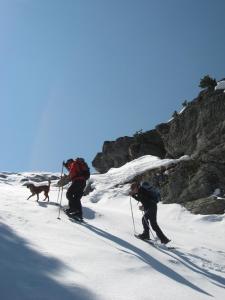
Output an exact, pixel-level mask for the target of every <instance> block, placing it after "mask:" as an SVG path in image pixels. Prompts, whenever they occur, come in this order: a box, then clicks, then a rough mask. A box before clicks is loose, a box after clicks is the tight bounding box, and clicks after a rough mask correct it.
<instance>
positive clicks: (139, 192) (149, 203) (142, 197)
mask: <svg viewBox="0 0 225 300" xmlns="http://www.w3.org/2000/svg"><path fill="white" fill-rule="evenodd" d="M130 195H131V196H132V197H133V198H134V199H135V200H137V201H140V202H141V204H142V206H143V210H144V215H143V217H142V225H143V228H144V231H143V233H142V234H139V235H138V237H139V238H141V239H149V238H150V236H149V222H150V224H151V227H152V229H153V230H154V231H155V232H156V235H157V237H158V238H159V239H160V241H161V243H162V244H167V243H169V242H170V240H169V239H168V238H167V237H166V236H165V234H164V233H163V232H162V230H161V229H160V227H159V225H158V223H157V202H156V201H155V200H154V199H151V195H150V193H149V192H148V190H146V189H145V188H143V187H142V185H141V184H139V183H137V182H134V183H132V184H131V190H130Z"/></svg>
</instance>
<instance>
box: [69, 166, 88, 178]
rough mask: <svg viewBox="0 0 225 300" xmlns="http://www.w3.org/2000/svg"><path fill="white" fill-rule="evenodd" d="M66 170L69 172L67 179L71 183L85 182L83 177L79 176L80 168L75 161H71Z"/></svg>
mask: <svg viewBox="0 0 225 300" xmlns="http://www.w3.org/2000/svg"><path fill="white" fill-rule="evenodd" d="M68 170H69V177H70V179H71V180H72V181H76V180H85V178H84V176H82V175H79V174H80V168H79V165H78V163H77V162H76V161H73V162H72V163H70V164H69V166H68Z"/></svg>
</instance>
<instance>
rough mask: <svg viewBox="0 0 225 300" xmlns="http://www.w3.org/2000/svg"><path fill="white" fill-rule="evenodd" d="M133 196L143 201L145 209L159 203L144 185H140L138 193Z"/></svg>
mask: <svg viewBox="0 0 225 300" xmlns="http://www.w3.org/2000/svg"><path fill="white" fill-rule="evenodd" d="M132 197H133V198H134V199H135V200H137V201H139V202H141V204H142V205H143V207H144V210H145V211H147V210H148V209H151V208H153V207H156V206H157V203H156V202H155V201H154V200H153V199H151V196H150V195H149V192H148V191H146V189H143V188H142V187H139V189H138V192H137V194H134V195H132Z"/></svg>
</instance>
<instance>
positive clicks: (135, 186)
mask: <svg viewBox="0 0 225 300" xmlns="http://www.w3.org/2000/svg"><path fill="white" fill-rule="evenodd" d="M138 188H139V183H138V182H136V181H134V182H132V183H131V186H130V190H131V192H132V193H134V194H135V193H137V192H138Z"/></svg>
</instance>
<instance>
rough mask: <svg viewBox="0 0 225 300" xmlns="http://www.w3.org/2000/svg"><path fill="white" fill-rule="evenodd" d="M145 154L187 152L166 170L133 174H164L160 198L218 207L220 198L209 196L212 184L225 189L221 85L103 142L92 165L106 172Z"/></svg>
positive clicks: (197, 208) (196, 208) (204, 208)
mask: <svg viewBox="0 0 225 300" xmlns="http://www.w3.org/2000/svg"><path fill="white" fill-rule="evenodd" d="M125 140H126V142H125ZM118 141H119V142H118ZM146 154H151V155H155V156H158V157H160V158H165V157H168V158H180V157H181V156H183V155H188V156H190V160H183V161H179V163H177V164H176V165H174V166H173V168H169V169H168V170H166V172H165V170H163V171H162V170H150V171H147V172H145V173H144V174H142V175H139V176H138V178H137V179H138V180H143V179H144V180H150V181H153V182H154V180H155V179H154V178H155V175H156V173H157V172H162V173H163V174H164V175H165V176H164V177H165V178H164V180H163V181H161V182H160V183H159V186H160V190H161V195H162V201H163V202H164V203H179V204H181V205H183V206H185V207H186V208H187V209H189V210H190V211H191V212H193V213H200V214H220V213H224V202H223V201H222V200H221V201H220V202H219V201H217V199H214V197H213V196H212V194H213V193H214V191H215V189H218V188H219V189H221V190H223V191H225V93H224V92H223V90H216V91H212V90H204V91H203V92H201V93H200V94H199V96H198V97H197V98H196V99H194V100H193V101H192V102H190V103H189V104H188V105H187V107H186V108H185V109H184V111H183V112H182V113H180V114H176V115H175V116H174V118H173V119H172V120H171V121H170V122H168V123H162V124H159V125H158V126H156V129H155V130H151V131H148V132H145V133H143V134H141V135H138V136H136V137H133V138H128V137H126V138H121V139H118V140H116V141H115V142H107V144H104V146H103V152H102V153H99V154H98V155H97V156H96V158H95V160H94V163H93V166H94V167H95V168H96V169H97V170H98V171H99V172H106V171H108V170H109V168H111V167H118V166H121V165H123V164H125V163H126V162H128V161H130V160H133V159H135V158H138V157H140V156H143V155H146ZM223 197H224V196H223Z"/></svg>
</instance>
